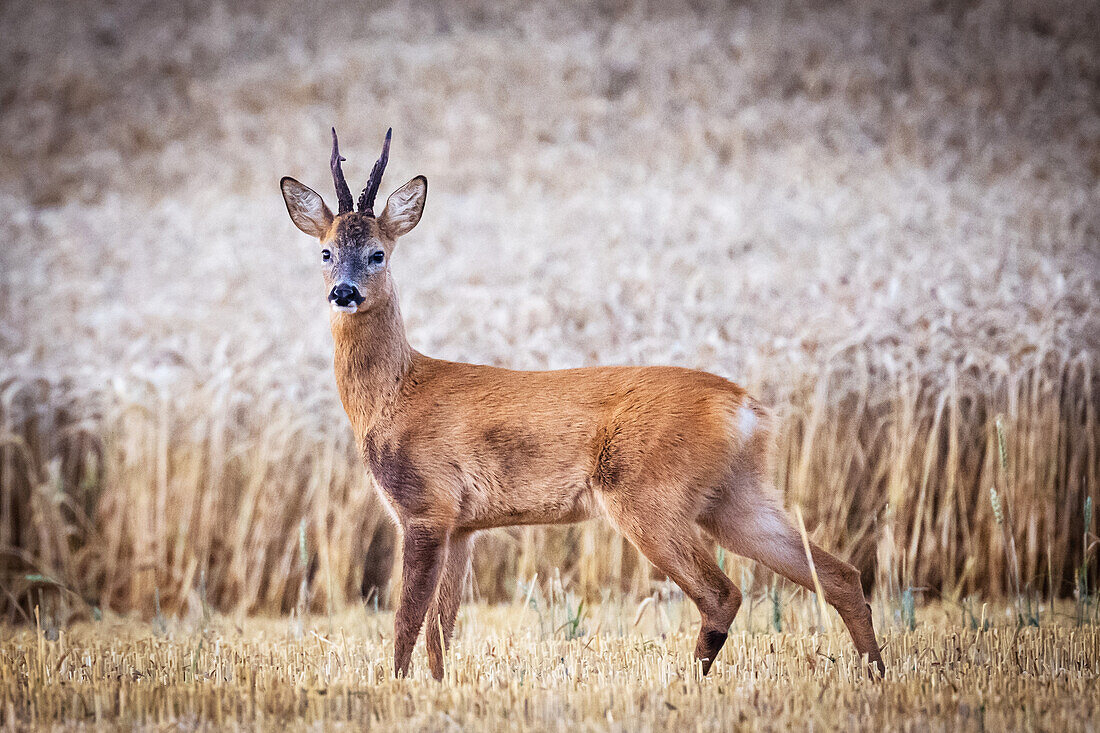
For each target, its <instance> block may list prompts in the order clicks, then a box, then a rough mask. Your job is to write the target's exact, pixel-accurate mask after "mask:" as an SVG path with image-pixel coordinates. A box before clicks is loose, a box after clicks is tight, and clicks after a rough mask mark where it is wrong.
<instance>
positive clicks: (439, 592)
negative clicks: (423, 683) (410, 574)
mask: <svg viewBox="0 0 1100 733" xmlns="http://www.w3.org/2000/svg"><path fill="white" fill-rule="evenodd" d="M473 539H474V535H473V532H469V531H459V532H454V533H453V534H451V536H450V538H449V539H448V540H447V551H446V560H444V563H443V572H442V577H440V579H439V587H438V588H436V591H435V599H434V600H433V601H432V605H431V606H430V608H429V611H428V628H427V629H426V630H425V633H426V634H427V637H428V639H427V640H428V666H429V667H430V668H431V670H432V677H435V678H436V679H437V680H441V679H443V654H444V653H445V652H446V651H447V649H448V648H449V647H450V646H451V634H452V633H453V632H454V628H455V617H456V616H457V615H458V606H459V603H461V601H462V581H463V580H465V579H466V569H467V568H468V567H469V564H470V547H471V545H472V544H473ZM440 631H442V632H443V633H442V635H440Z"/></svg>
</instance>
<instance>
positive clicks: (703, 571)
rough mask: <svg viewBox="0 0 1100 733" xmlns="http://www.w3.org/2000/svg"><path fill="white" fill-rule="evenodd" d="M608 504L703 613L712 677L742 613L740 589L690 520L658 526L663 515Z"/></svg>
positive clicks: (699, 647) (705, 660) (699, 653)
mask: <svg viewBox="0 0 1100 733" xmlns="http://www.w3.org/2000/svg"><path fill="white" fill-rule="evenodd" d="M604 503H605V506H607V509H608V514H609V515H610V516H611V519H612V521H614V522H615V524H616V526H617V527H618V528H619V531H621V532H622V533H623V535H624V536H625V537H626V538H627V539H628V540H630V542H631V543H632V544H633V545H634V546H635V547H637V548H638V550H639V551H640V552H641V553H642V554H643V555H645V556H646V557H647V558H648V559H649V561H650V562H651V563H653V564H654V565H655V566H656V567H657V569H658V570H660V571H661V572H662V573H664V574H666V575H667V576H668V577H669V578H671V579H672V580H673V582H674V583H676V585H678V586H680V589H681V590H682V591H683V592H684V594H685V595H686V596H687V597H688V598H690V599H691V600H692V602H693V603H694V604H695V606H696V607H697V608H698V609H699V613H700V615H701V616H702V617H703V622H702V626H701V628H700V629H699V638H698V641H697V642H696V644H695V657H696V658H697V659H698V660H699V661H700V662H701V663H702V667H703V674H707V673H708V672H709V671H710V668H711V666H712V665H713V664H714V660H715V659H716V658H717V657H718V652H719V651H721V649H722V646H723V645H724V644H725V643H726V637H727V635H728V634H729V628H730V624H732V623H733V619H734V617H735V616H736V615H737V610H738V609H739V608H740V607H741V591H740V589H738V587H737V586H736V585H734V583H733V581H732V580H730V579H729V577H728V576H727V575H726V574H725V573H723V572H722V569H721V568H719V567H718V564H717V563H716V562H715V561H714V554H713V553H712V552H711V548H712V545H711V543H709V542H706V541H704V540H703V538H702V537H701V536H700V534H699V531H698V529H696V527H695V525H694V522H693V521H691V520H690V519H684V520H683V521H682V522H675V521H673V522H668V521H664V522H661V521H655V519H656V516H655V515H659V512H656V513H653V514H649V513H646V515H645V516H638V514H640V512H636V511H629V512H627V511H623V508H622V504H625V503H627V502H625V501H624V502H622V503H617V502H613V501H609V500H606V499H605V502H604Z"/></svg>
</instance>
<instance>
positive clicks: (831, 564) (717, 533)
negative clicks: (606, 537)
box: [699, 485, 885, 672]
mask: <svg viewBox="0 0 1100 733" xmlns="http://www.w3.org/2000/svg"><path fill="white" fill-rule="evenodd" d="M739 488H741V489H744V488H745V487H739ZM749 490H750V491H752V493H754V494H757V495H758V496H759V497H760V498H759V499H757V498H756V497H746V496H745V495H744V493H742V492H741V491H738V493H737V495H735V496H733V497H730V496H728V495H727V497H726V498H725V500H724V501H720V502H719V504H718V505H717V506H716V507H714V508H712V509H711V510H710V511H708V512H706V513H704V514H703V515H702V516H701V517H700V520H699V523H700V525H701V526H702V527H703V528H704V529H706V530H707V532H709V533H710V534H711V535H713V536H714V537H715V539H717V540H718V542H719V543H720V544H721V545H722V546H723V547H725V548H726V549H728V550H729V551H731V552H735V553H737V554H738V555H742V556H744V557H747V558H751V559H753V560H756V561H757V562H759V563H761V564H763V565H765V566H767V567H768V568H770V569H772V570H773V571H775V572H777V573H779V574H780V575H782V576H784V577H786V578H787V579H789V580H791V581H793V582H795V583H798V584H799V585H801V586H803V587H804V588H808V589H809V590H811V591H812V590H815V588H814V579H813V573H812V572H811V569H810V564H809V562H808V561H807V559H806V548H805V546H804V545H803V544H802V536H801V534H800V533H799V532H798V530H797V529H795V527H794V525H793V524H791V521H790V519H788V517H787V515H786V513H785V512H784V511H783V510H782V509H780V508H779V506H778V502H777V501H776V500H775V499H774V498H773V497H770V496H766V495H765V487H761V486H759V485H757V486H756V487H755V488H754V489H753V488H750V489H749ZM810 554H811V556H812V557H813V562H814V570H816V572H817V578H818V580H819V581H820V582H821V589H822V591H823V592H824V594H825V600H826V601H827V602H828V603H829V604H830V605H831V606H833V608H835V609H836V610H837V612H838V613H839V614H840V618H841V619H843V621H844V625H845V626H846V627H847V628H848V633H849V634H851V636H852V641H853V642H854V643H855V647H856V651H857V652H859V654H860V656H866V657H867V659H868V660H869V661H870V662H872V663H873V664H875V666H876V667H878V670H879V672H883V671H885V666H884V664H883V662H882V655H881V654H880V652H879V648H878V642H877V641H876V640H875V629H874V626H873V625H872V622H871V607H870V606H869V605H868V604H867V599H866V598H865V597H864V595H863V586H862V585H861V584H860V580H859V571H858V570H857V569H856V568H855V567H854V566H852V565H849V564H848V563H846V562H844V561H843V560H840V559H839V558H837V557H835V556H834V555H831V554H829V553H828V552H826V551H825V550H823V549H821V548H820V547H818V546H817V545H815V544H814V543H812V542H811V543H810Z"/></svg>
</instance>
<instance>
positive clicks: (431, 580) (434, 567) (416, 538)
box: [393, 524, 446, 677]
mask: <svg viewBox="0 0 1100 733" xmlns="http://www.w3.org/2000/svg"><path fill="white" fill-rule="evenodd" d="M445 539H446V533H445V532H443V531H441V530H439V529H438V528H436V527H427V526H423V525H416V524H410V525H409V526H407V527H405V531H404V558H403V564H402V572H401V600H400V602H399V603H398V606H397V616H396V619H395V621H394V659H393V666H394V675H395V676H397V677H408V675H409V662H410V661H411V660H412V652H413V647H414V646H415V645H416V637H417V636H419V635H420V627H421V626H422V625H423V623H424V614H425V613H426V612H427V610H428V604H429V603H430V602H431V599H432V596H433V594H434V593H435V589H436V585H437V584H438V582H439V573H440V568H441V567H442V565H443V550H444V546H445V545H444V542H445Z"/></svg>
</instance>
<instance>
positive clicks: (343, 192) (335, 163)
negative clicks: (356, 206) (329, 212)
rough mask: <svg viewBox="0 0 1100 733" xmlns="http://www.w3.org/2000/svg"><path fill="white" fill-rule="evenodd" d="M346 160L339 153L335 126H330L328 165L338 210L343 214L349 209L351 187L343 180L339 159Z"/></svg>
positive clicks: (350, 205)
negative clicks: (334, 188)
mask: <svg viewBox="0 0 1100 733" xmlns="http://www.w3.org/2000/svg"><path fill="white" fill-rule="evenodd" d="M342 160H347V158H345V157H344V156H342V155H340V143H339V142H338V141H337V140H336V128H335V127H334V128H332V161H331V162H330V164H329V165H330V167H331V168H332V181H333V183H335V184H336V200H337V201H338V202H339V204H340V212H339V213H341V214H343V213H344V212H345V211H351V207H352V199H351V189H350V188H348V182H347V181H346V180H344V171H343V170H341V168H340V161H342Z"/></svg>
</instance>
